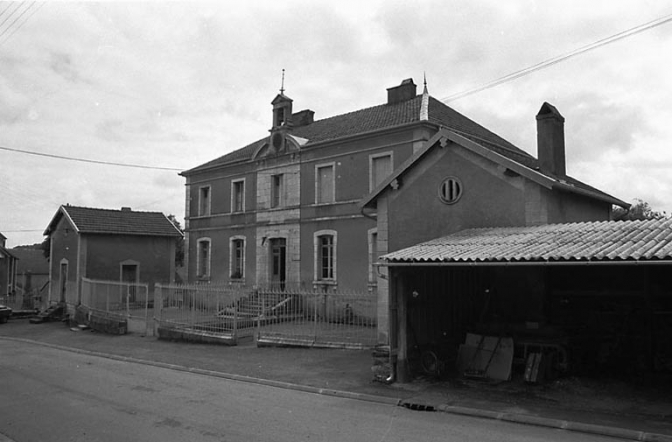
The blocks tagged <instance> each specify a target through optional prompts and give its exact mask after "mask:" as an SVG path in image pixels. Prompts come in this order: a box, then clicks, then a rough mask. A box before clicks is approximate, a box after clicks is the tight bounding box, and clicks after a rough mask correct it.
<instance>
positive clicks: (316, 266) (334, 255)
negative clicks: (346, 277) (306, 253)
mask: <svg viewBox="0 0 672 442" xmlns="http://www.w3.org/2000/svg"><path fill="white" fill-rule="evenodd" d="M325 237H330V238H331V245H330V250H331V257H330V258H331V259H330V261H331V268H330V272H331V276H327V277H325V276H324V269H325V267H324V266H323V262H324V255H323V245H322V243H321V240H322V238H325ZM313 280H314V281H315V283H319V284H325V283H327V284H336V281H337V280H338V234H337V232H336V231H335V230H318V231H317V232H315V233H313Z"/></svg>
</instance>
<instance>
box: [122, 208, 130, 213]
mask: <svg viewBox="0 0 672 442" xmlns="http://www.w3.org/2000/svg"><path fill="white" fill-rule="evenodd" d="M121 211H122V212H130V211H131V208H130V207H122V208H121Z"/></svg>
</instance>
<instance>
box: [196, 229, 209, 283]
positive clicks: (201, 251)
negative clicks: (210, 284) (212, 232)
mask: <svg viewBox="0 0 672 442" xmlns="http://www.w3.org/2000/svg"><path fill="white" fill-rule="evenodd" d="M210 255H211V250H210V238H202V239H199V240H198V243H197V251H196V276H197V277H198V278H209V277H210Z"/></svg>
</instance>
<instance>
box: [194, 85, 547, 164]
mask: <svg viewBox="0 0 672 442" xmlns="http://www.w3.org/2000/svg"><path fill="white" fill-rule="evenodd" d="M421 104H422V95H417V96H416V97H415V98H412V99H410V100H406V101H402V102H400V103H395V104H381V105H378V106H373V107H369V108H366V109H361V110H357V111H354V112H349V113H347V114H342V115H337V116H334V117H330V118H325V119H323V120H317V121H315V122H314V123H312V124H308V125H305V126H299V127H295V128H293V129H292V131H291V134H292V135H294V136H297V137H300V138H305V139H307V140H309V141H308V143H306V145H305V146H304V147H305V148H310V146H312V145H314V144H318V143H321V142H325V141H330V140H337V139H340V138H345V137H349V136H353V135H358V134H362V133H366V132H371V131H375V130H381V129H386V128H392V127H396V126H401V125H404V124H409V123H415V122H419V121H420V107H421ZM428 111H429V112H428V114H429V122H431V123H434V124H437V125H440V126H443V127H446V128H449V129H451V130H454V131H455V132H458V133H461V134H463V135H465V136H469V137H471V138H472V139H473V140H474V141H476V142H479V143H480V142H483V143H487V145H486V147H488V148H491V149H493V150H494V149H496V150H497V151H498V152H499V153H501V154H502V155H505V156H510V157H511V159H514V160H516V161H519V160H520V159H524V160H525V161H527V162H529V164H530V167H536V165H537V163H536V161H537V160H536V159H535V158H534V157H532V156H531V155H529V154H528V153H526V152H525V151H523V150H521V149H519V148H517V147H516V146H514V145H513V144H511V143H509V142H508V141H506V140H504V139H503V138H501V137H499V136H498V135H496V134H494V133H492V132H490V131H489V130H487V129H486V128H484V127H483V126H481V125H479V124H478V123H476V122H474V121H473V120H470V119H469V118H467V117H465V116H464V115H462V114H460V113H459V112H457V111H455V110H454V109H452V108H450V107H448V106H447V105H445V104H443V103H442V102H440V101H439V100H437V99H435V98H432V97H429V109H428ZM266 140H267V137H264V138H262V139H260V140H257V141H255V142H254V143H251V144H248V145H247V146H245V147H243V148H240V149H238V150H235V151H233V152H231V153H229V154H226V155H223V156H221V157H219V158H216V159H214V160H212V161H209V162H207V163H205V164H202V165H200V166H197V167H195V168H193V169H190V170H188V171H185V172H183V174H184V173H187V174H188V173H191V172H196V171H199V170H203V169H209V168H211V167H215V166H220V165H224V164H231V163H235V162H238V161H247V160H251V159H252V156H253V155H254V152H255V151H256V150H257V148H259V147H260V146H261V145H262V144H263V143H264V142H265V141H266ZM484 145H485V144H484ZM525 165H528V164H525Z"/></svg>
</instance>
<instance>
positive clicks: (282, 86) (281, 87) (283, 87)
mask: <svg viewBox="0 0 672 442" xmlns="http://www.w3.org/2000/svg"><path fill="white" fill-rule="evenodd" d="M280 93H281V94H283V95H284V93H285V70H284V69H283V70H282V85H281V86H280Z"/></svg>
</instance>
